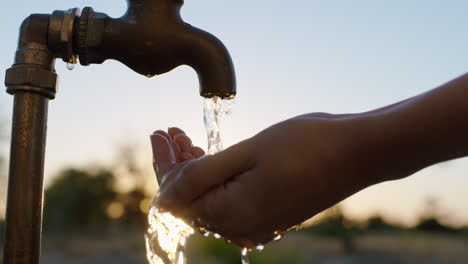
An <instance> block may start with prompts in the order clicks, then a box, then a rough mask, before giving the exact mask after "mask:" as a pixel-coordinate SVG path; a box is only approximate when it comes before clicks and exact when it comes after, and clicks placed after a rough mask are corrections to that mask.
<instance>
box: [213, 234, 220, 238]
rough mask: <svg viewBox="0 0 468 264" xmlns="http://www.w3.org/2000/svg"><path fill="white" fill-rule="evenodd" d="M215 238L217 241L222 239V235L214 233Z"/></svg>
mask: <svg viewBox="0 0 468 264" xmlns="http://www.w3.org/2000/svg"><path fill="white" fill-rule="evenodd" d="M213 237H214V238H215V239H221V235H220V234H216V233H214V234H213Z"/></svg>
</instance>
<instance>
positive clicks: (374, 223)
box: [365, 216, 402, 232]
mask: <svg viewBox="0 0 468 264" xmlns="http://www.w3.org/2000/svg"><path fill="white" fill-rule="evenodd" d="M401 229H402V228H401V227H398V226H395V225H392V224H389V223H387V222H386V221H385V219H383V218H382V217H380V216H373V217H371V218H369V219H368V220H367V225H366V227H365V231H378V232H379V231H396V230H401Z"/></svg>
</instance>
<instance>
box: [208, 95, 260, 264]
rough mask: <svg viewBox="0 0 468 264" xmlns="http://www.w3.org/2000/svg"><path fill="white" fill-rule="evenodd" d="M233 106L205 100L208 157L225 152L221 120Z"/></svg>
mask: <svg viewBox="0 0 468 264" xmlns="http://www.w3.org/2000/svg"><path fill="white" fill-rule="evenodd" d="M231 104H232V101H223V100H222V99H221V98H219V97H216V96H215V97H213V98H210V99H208V98H207V99H205V105H204V108H203V113H204V121H205V128H206V134H207V136H208V152H207V153H208V155H212V154H215V153H217V152H219V151H222V150H223V143H222V141H221V134H220V132H221V129H220V119H221V117H222V116H223V115H226V114H229V113H231ZM209 234H210V233H209V232H208V231H206V230H205V232H204V235H205V236H209ZM214 237H215V238H216V239H220V238H221V236H220V235H218V234H214ZM262 250H263V248H262ZM247 254H248V250H247V248H244V249H242V251H241V261H242V264H250V260H249V257H248V255H247Z"/></svg>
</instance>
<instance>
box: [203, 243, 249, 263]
mask: <svg viewBox="0 0 468 264" xmlns="http://www.w3.org/2000/svg"><path fill="white" fill-rule="evenodd" d="M199 243H200V244H199V250H200V252H203V254H204V255H206V256H209V257H211V258H214V259H216V260H218V261H219V262H221V263H226V264H231V263H232V264H238V263H239V262H240V261H239V258H240V249H239V248H238V247H236V246H234V245H229V244H227V243H226V242H224V241H223V240H216V239H214V238H206V239H205V238H202V239H200V240H199Z"/></svg>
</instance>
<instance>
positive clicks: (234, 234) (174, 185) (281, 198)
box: [158, 113, 376, 248]
mask: <svg viewBox="0 0 468 264" xmlns="http://www.w3.org/2000/svg"><path fill="white" fill-rule="evenodd" d="M350 119H352V118H349V116H348V115H341V116H335V115H330V114H324V113H318V114H309V115H303V116H299V117H296V118H293V119H290V120H287V121H284V122H281V123H279V124H276V125H274V126H272V127H270V128H268V129H266V130H265V131H263V132H261V133H259V134H258V135H256V136H254V137H253V138H251V139H248V140H245V141H243V142H241V143H239V144H237V145H234V146H232V147H230V148H228V149H226V150H225V151H222V152H220V153H217V154H215V155H209V156H204V157H202V158H200V159H197V160H189V161H187V162H185V163H184V166H179V167H177V168H176V169H174V170H171V171H168V172H167V176H166V177H167V178H168V179H170V180H168V181H165V182H164V184H163V185H162V187H161V195H160V199H159V201H158V202H159V205H160V206H161V207H163V208H165V209H168V210H170V211H171V212H172V213H173V214H175V215H178V216H180V217H183V218H189V219H197V220H198V221H197V223H198V224H199V225H202V226H204V227H207V229H208V230H210V231H213V232H216V233H219V234H221V235H222V236H224V237H225V238H226V239H228V240H231V241H232V242H233V243H236V244H237V245H239V246H242V247H249V248H253V247H255V246H256V245H258V244H264V243H266V242H268V241H270V240H272V239H273V237H274V236H275V235H274V233H275V231H277V230H287V229H288V228H290V227H292V226H294V225H297V224H300V223H301V222H303V221H304V220H306V219H308V218H310V217H312V216H314V215H315V214H317V213H319V212H321V211H323V210H325V209H327V208H328V207H330V206H332V205H334V204H335V203H337V202H339V201H341V200H343V199H344V198H346V197H348V196H350V195H352V194H354V193H356V192H358V191H359V190H361V189H364V188H365V187H367V186H369V185H371V184H373V183H376V180H375V179H374V178H373V177H372V173H371V172H370V171H369V172H367V171H364V170H362V168H363V167H361V166H356V161H357V160H358V159H357V158H356V157H357V156H358V153H356V152H355V150H356V149H357V145H358V144H359V142H358V141H357V140H356V139H357V138H359V137H355V136H354V135H353V131H352V126H350V125H349V120H350ZM359 165H362V164H359Z"/></svg>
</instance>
